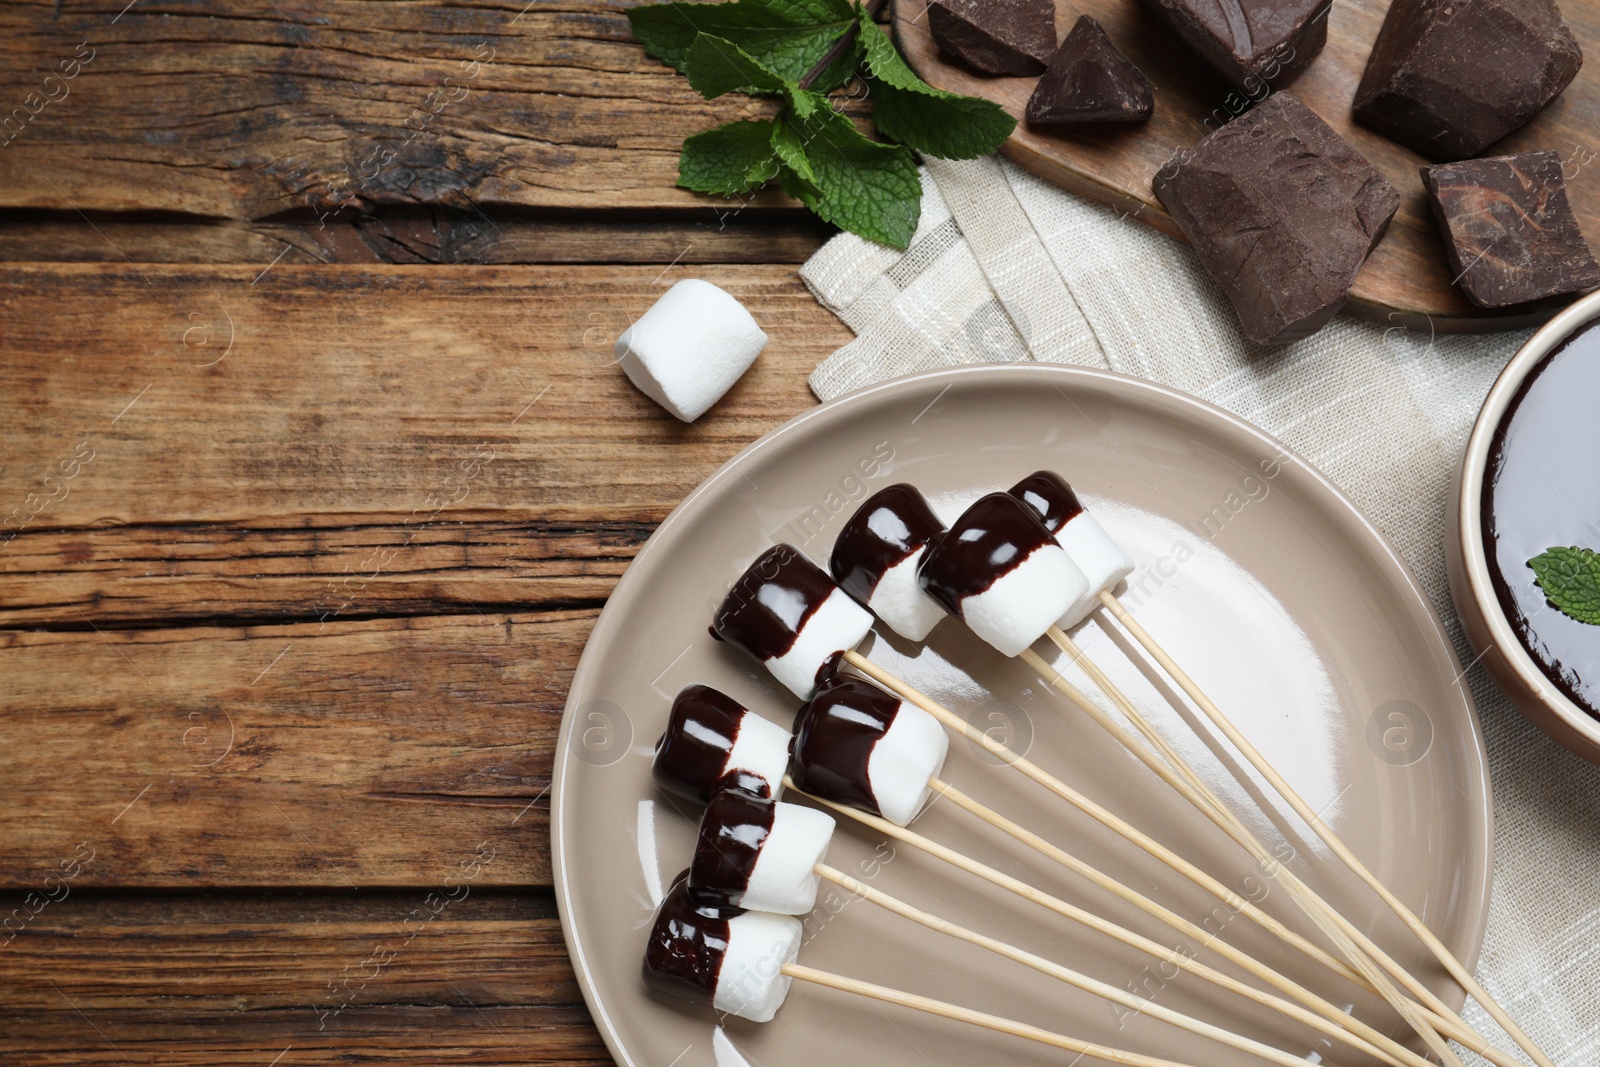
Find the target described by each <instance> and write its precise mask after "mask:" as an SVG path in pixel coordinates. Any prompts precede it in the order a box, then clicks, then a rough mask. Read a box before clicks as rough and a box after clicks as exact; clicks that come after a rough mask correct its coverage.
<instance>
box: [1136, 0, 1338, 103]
mask: <svg viewBox="0 0 1600 1067" xmlns="http://www.w3.org/2000/svg"><path fill="white" fill-rule="evenodd" d="M1144 6H1145V7H1146V8H1147V9H1148V10H1149V11H1150V13H1151V14H1152V15H1154V16H1155V17H1156V19H1157V21H1159V22H1161V23H1162V24H1163V25H1165V26H1166V27H1167V29H1169V30H1171V31H1172V33H1173V34H1174V35H1175V36H1176V37H1177V38H1178V39H1179V40H1180V41H1182V42H1183V43H1184V44H1186V45H1188V46H1189V47H1190V48H1191V49H1193V50H1194V51H1195V52H1197V53H1199V55H1200V57H1201V58H1202V59H1204V60H1205V61H1206V62H1207V63H1209V64H1211V66H1213V67H1215V68H1216V70H1217V72H1218V73H1219V74H1221V75H1222V76H1223V77H1224V78H1226V79H1228V81H1230V82H1232V83H1233V84H1234V85H1235V86H1237V87H1238V88H1240V89H1243V90H1244V91H1245V92H1247V93H1249V94H1251V96H1252V97H1254V96H1257V95H1259V94H1260V93H1261V92H1262V91H1263V90H1264V89H1266V88H1268V87H1272V88H1279V89H1281V88H1283V87H1284V86H1286V85H1288V84H1289V83H1290V82H1292V81H1294V79H1295V78H1297V77H1299V75H1300V72H1301V71H1303V70H1305V69H1306V67H1307V66H1309V65H1310V63H1311V61H1312V60H1313V59H1315V58H1316V57H1317V53H1318V52H1321V51H1322V46H1323V45H1324V44H1326V43H1327V41H1328V11H1329V9H1330V8H1332V7H1333V0H1144Z"/></svg>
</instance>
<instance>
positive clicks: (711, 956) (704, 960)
mask: <svg viewBox="0 0 1600 1067" xmlns="http://www.w3.org/2000/svg"><path fill="white" fill-rule="evenodd" d="M743 914H744V912H743V911H742V910H741V909H739V908H732V907H726V906H723V905H718V904H715V903H713V902H710V901H707V900H703V899H700V898H698V897H696V896H695V895H694V894H692V893H691V892H690V891H689V872H688V871H684V872H683V873H682V874H680V875H678V877H677V878H676V879H674V880H673V884H672V888H671V889H669V890H667V895H666V896H665V897H663V898H662V900H661V906H660V907H658V908H657V909H656V917H655V922H653V923H652V924H651V926H650V940H649V941H648V942H646V943H645V949H644V968H643V973H644V984H645V985H647V986H649V987H650V988H651V989H653V990H655V991H656V992H657V993H665V994H667V995H668V996H671V997H677V998H678V999H679V1000H687V1001H688V1002H689V1003H691V1004H710V1003H711V1002H712V1001H713V1000H714V999H715V997H716V994H717V978H718V977H719V976H720V975H721V974H722V960H723V956H724V955H725V954H726V953H727V951H728V920H729V919H733V918H737V917H738V916H740V915H743Z"/></svg>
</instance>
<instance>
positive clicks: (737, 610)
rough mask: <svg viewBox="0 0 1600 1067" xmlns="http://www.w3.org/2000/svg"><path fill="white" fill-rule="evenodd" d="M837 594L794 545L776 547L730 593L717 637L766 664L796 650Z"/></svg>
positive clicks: (714, 627) (716, 625)
mask: <svg viewBox="0 0 1600 1067" xmlns="http://www.w3.org/2000/svg"><path fill="white" fill-rule="evenodd" d="M833 590H834V584H833V579H832V578H829V577H828V575H827V572H825V571H824V570H823V569H822V568H821V567H818V566H817V565H816V564H815V563H812V562H811V561H810V560H809V559H806V558H805V557H804V556H802V555H801V554H800V553H799V552H798V551H796V550H795V548H794V547H793V546H791V545H783V544H780V545H773V546H772V547H771V548H769V549H767V550H766V551H765V552H763V553H761V555H759V556H757V557H756V561H755V562H754V563H752V564H750V566H749V567H747V568H746V569H745V572H744V573H743V574H741V575H740V576H739V580H738V581H736V582H734V583H733V588H732V589H730V590H728V596H727V598H726V599H724V600H723V602H722V606H721V607H720V608H718V609H717V614H716V618H715V619H713V620H712V623H711V636H712V637H715V638H717V639H718V640H722V641H728V642H731V643H732V644H735V645H738V646H739V647H740V648H742V649H744V650H745V651H746V652H748V653H750V654H751V655H752V656H754V657H755V658H756V659H759V660H762V661H763V662H764V661H766V660H769V659H776V658H778V657H779V656H782V655H783V654H784V653H786V652H788V651H789V649H790V648H792V647H794V639H795V637H796V636H798V635H799V633H800V627H801V626H803V625H805V621H806V620H807V619H809V618H810V617H811V616H812V613H814V612H815V611H816V610H817V609H818V608H820V607H821V606H822V602H823V601H824V600H827V599H828V594H830V593H832V592H833Z"/></svg>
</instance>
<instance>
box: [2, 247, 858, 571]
mask: <svg viewBox="0 0 1600 1067" xmlns="http://www.w3.org/2000/svg"><path fill="white" fill-rule="evenodd" d="M691 274H692V275H693V276H698V277H704V278H706V279H708V280H710V281H712V282H715V283H717V284H719V285H722V286H724V287H725V288H727V289H728V290H729V291H730V292H732V293H733V294H734V295H735V296H737V297H738V298H739V299H740V300H742V301H744V302H745V303H746V305H747V306H749V307H750V309H751V311H752V312H753V314H754V315H755V317H756V319H757V320H758V321H759V322H760V323H761V324H762V326H763V327H764V328H765V329H766V330H767V332H768V334H769V335H770V337H771V341H770V343H769V344H768V347H767V350H766V351H765V353H764V354H763V355H762V356H761V358H760V359H759V360H757V362H756V365H755V366H754V367H753V368H752V369H751V371H750V372H749V373H748V374H747V375H746V376H745V378H744V379H743V380H742V381H741V382H740V383H739V384H738V385H736V386H735V387H734V389H733V390H732V391H731V392H730V393H729V395H728V396H727V397H726V398H724V400H723V401H722V402H721V403H720V404H719V405H718V406H717V407H716V408H714V409H713V410H712V411H711V412H710V413H709V414H708V415H707V416H705V417H704V418H702V419H701V420H700V421H699V422H698V423H697V424H695V425H693V426H688V425H685V424H683V423H680V422H678V421H676V420H674V419H672V418H670V417H668V416H667V415H666V414H665V413H664V412H662V411H661V410H660V409H659V408H657V407H656V406H655V405H654V404H653V403H651V402H650V401H649V400H647V399H646V398H645V397H644V396H643V395H642V394H640V393H639V392H638V391H637V390H635V389H634V388H633V386H632V385H631V384H629V383H628V381H627V380H626V378H625V377H624V376H623V375H622V373H621V371H620V370H619V369H618V368H617V367H616V366H614V365H613V363H612V343H613V341H614V339H615V337H616V335H617V334H618V333H619V332H620V331H621V330H622V329H624V328H625V327H626V326H627V325H628V324H629V323H630V322H632V321H633V320H634V319H635V318H637V317H638V316H639V315H640V314H642V313H643V312H644V310H645V309H646V308H648V307H649V306H650V304H651V303H653V302H654V301H655V300H656V299H657V298H658V297H659V296H660V295H661V294H662V293H663V292H664V291H665V290H666V288H667V287H668V286H669V285H670V284H672V283H673V282H674V281H676V280H678V279H680V278H682V277H685V276H689V275H691ZM46 309H47V310H46ZM849 337H850V334H849V332H848V331H847V330H846V329H845V328H844V327H843V326H842V325H841V324H840V323H839V322H838V321H837V320H836V319H835V318H834V317H833V316H832V315H830V314H829V313H828V312H827V311H825V310H823V309H822V308H821V307H820V306H818V304H817V303H816V301H815V300H814V299H813V298H812V297H811V296H810V294H809V293H807V292H806V290H805V288H804V287H803V286H802V285H801V283H800V282H799V280H798V278H797V277H796V276H795V273H794V271H793V270H792V269H791V268H787V267H770V266H769V267H759V266H739V267H733V266H721V267H694V268H686V267H683V266H682V265H679V266H676V267H671V268H668V269H661V268H655V267H543V268H536V267H526V268H524V267H475V268H471V269H466V268H437V267H372V268H363V269H359V270H349V269H341V268H338V267H320V266H317V267H291V266H288V265H286V264H279V265H277V266H271V265H270V264H262V265H261V266H260V267H259V268H258V267H255V266H250V267H238V266H232V267H221V268H204V269H200V268H193V269H191V268H182V267H171V266H136V265H131V264H125V265H123V266H121V267H116V268H107V267H105V266H101V265H94V264H81V265H78V264H74V265H58V266H57V265H52V266H46V265H11V266H7V267H4V268H0V345H3V348H4V358H3V359H0V411H3V413H4V416H5V420H6V422H5V425H6V431H5V433H6V448H5V451H4V454H3V456H0V463H3V466H0V542H3V543H0V573H3V569H9V568H12V567H13V566H14V564H13V563H12V562H11V560H10V556H9V551H10V549H12V548H15V547H16V541H15V539H12V538H11V537H10V535H12V534H20V533H22V532H28V531H35V532H36V531H40V530H49V529H56V530H60V529H82V528H87V527H93V526H107V525H113V526H114V525H122V524H135V525H148V524H170V523H174V522H179V523H195V522H199V523H229V524H234V525H240V526H245V527H251V526H279V527H281V526H284V525H301V526H302V527H309V526H313V525H316V524H318V523H325V524H330V525H343V524H346V523H348V522H349V521H350V517H351V516H359V517H360V519H359V520H358V521H360V522H361V523H363V524H367V525H375V524H387V525H392V526H395V527H397V528H399V529H400V530H403V531H404V532H405V533H408V534H409V533H411V532H413V531H415V530H416V529H418V528H419V527H421V526H424V525H428V524H433V523H437V522H447V521H457V520H474V519H482V520H488V521H493V522H511V523H517V522H528V521H568V520H573V521H583V522H596V521H601V522H604V521H617V520H621V521H655V520H659V518H660V517H661V516H662V515H663V514H665V512H666V511H667V510H668V509H669V508H670V507H671V506H672V505H673V504H675V503H676V502H677V501H678V500H680V499H682V498H683V496H684V495H685V494H686V493H687V492H688V491H689V490H690V489H691V488H693V487H694V485H695V484H697V483H698V482H699V481H700V480H701V479H703V478H704V477H705V475H706V474H708V473H709V472H710V471H711V470H713V469H714V468H715V467H716V466H717V465H718V464H719V463H721V462H722V461H724V460H726V459H727V458H729V457H730V456H731V455H733V454H734V453H735V452H736V451H737V450H738V449H739V448H740V447H742V446H743V445H745V444H747V443H748V442H750V441H751V440H753V439H754V438H756V437H758V436H759V435H760V434H762V433H764V432H766V431H767V430H770V429H772V428H773V427H774V426H776V425H778V424H779V423H780V422H782V421H783V420H784V419H786V418H788V417H790V416H792V415H794V414H796V413H798V412H800V411H802V410H804V409H805V408H807V407H809V406H811V405H812V404H813V403H814V399H813V398H812V397H811V395H810V393H809V392H808V391H807V388H806V384H805V377H806V374H807V373H809V371H810V369H811V368H812V367H813V366H814V365H815V364H816V363H817V362H818V361H820V360H821V359H823V358H824V357H826V355H827V354H828V353H829V352H830V351H831V350H832V349H834V348H835V347H836V346H838V345H840V344H842V343H844V342H845V341H847V340H848V339H849ZM312 516H316V517H318V518H317V519H316V520H313V519H311V518H310V517H312ZM384 566H387V562H385V564H384Z"/></svg>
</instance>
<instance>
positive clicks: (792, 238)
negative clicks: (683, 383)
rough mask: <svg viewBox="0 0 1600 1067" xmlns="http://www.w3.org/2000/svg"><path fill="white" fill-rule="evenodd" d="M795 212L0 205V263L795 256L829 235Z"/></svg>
mask: <svg viewBox="0 0 1600 1067" xmlns="http://www.w3.org/2000/svg"><path fill="white" fill-rule="evenodd" d="M830 232H831V231H830V230H829V228H828V226H827V225H826V224H825V223H823V222H821V221H820V220H818V219H817V218H815V217H814V216H812V215H809V214H805V213H802V212H798V211H783V210H765V209H762V210H756V209H751V210H747V211H729V210H727V209H726V208H725V207H722V206H720V205H717V204H710V205H708V206H706V207H703V208H694V209H688V210H684V211H676V212H667V211H651V212H637V211H608V212H571V213H568V212H559V211H551V212H544V213H541V214H540V215H539V216H538V217H536V218H523V217H519V216H513V215H507V214H505V213H503V212H493V213H491V214H488V215H479V214H477V213H476V212H457V211H450V210H447V209H444V208H438V209H429V210H426V211H420V212H419V211H383V212H380V213H378V214H376V215H369V216H361V217H358V218H354V219H346V220H330V221H328V222H326V223H321V222H318V221H316V220H315V219H309V220H306V221H301V222H290V221H280V222H235V221H216V220H209V221H208V220H202V219H186V218H171V217H168V218H157V219H151V218H148V217H144V216H141V215H138V214H133V215H123V214H110V215H108V214H104V213H100V214H98V215H95V216H91V217H85V216H80V215H78V214H77V213H75V212H55V211H8V212H0V261H23V262H34V261H49V262H84V263H117V264H121V263H125V262H127V261H129V260H132V261H133V262H135V263H255V264H263V263H268V262H271V261H272V260H273V259H274V258H275V257H276V256H278V255H279V253H282V252H283V251H284V247H285V246H286V245H287V246H289V247H291V248H292V249H293V251H291V252H288V253H287V254H285V255H284V259H283V262H285V263H294V264H300V263H360V264H375V263H492V264H505V263H655V264H659V265H662V266H665V265H667V264H669V263H679V264H701V263H803V262H804V261H805V260H806V259H807V258H808V257H809V256H810V255H811V253H813V252H815V251H816V250H817V249H818V248H819V247H820V246H821V245H822V242H823V241H825V240H826V239H827V238H828V236H829V235H830Z"/></svg>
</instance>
